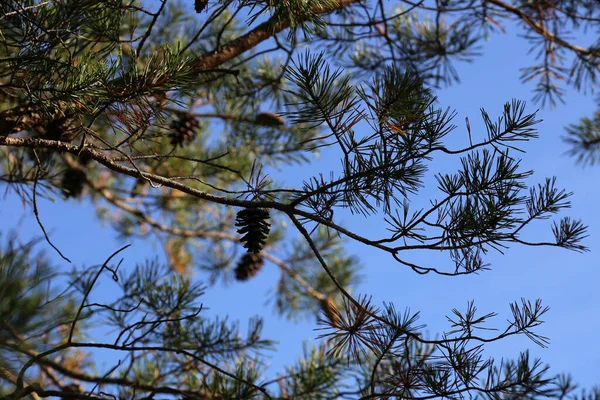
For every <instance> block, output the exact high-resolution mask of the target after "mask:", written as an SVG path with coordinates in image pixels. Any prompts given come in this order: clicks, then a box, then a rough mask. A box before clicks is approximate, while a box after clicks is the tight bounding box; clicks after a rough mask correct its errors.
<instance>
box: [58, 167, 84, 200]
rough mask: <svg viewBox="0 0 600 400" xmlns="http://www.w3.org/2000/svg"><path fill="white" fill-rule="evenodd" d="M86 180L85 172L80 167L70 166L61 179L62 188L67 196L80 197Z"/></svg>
mask: <svg viewBox="0 0 600 400" xmlns="http://www.w3.org/2000/svg"><path fill="white" fill-rule="evenodd" d="M84 182H85V172H83V171H81V170H79V169H73V168H70V169H68V170H66V171H65V173H64V174H63V176H62V180H61V183H60V185H61V188H62V191H63V194H64V195H65V196H66V197H67V199H68V198H69V197H74V198H76V197H79V195H81V192H82V191H83V183H84Z"/></svg>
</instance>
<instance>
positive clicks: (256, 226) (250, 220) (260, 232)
mask: <svg viewBox="0 0 600 400" xmlns="http://www.w3.org/2000/svg"><path fill="white" fill-rule="evenodd" d="M268 219H269V211H267V210H265V209H262V208H244V209H243V210H240V211H239V212H238V213H237V218H236V220H235V226H239V227H240V229H238V231H237V232H238V233H239V234H240V235H241V234H244V233H245V235H244V236H243V237H242V238H241V239H240V241H241V242H242V243H244V247H245V248H246V249H248V253H258V252H259V251H261V250H262V248H263V246H264V245H265V240H266V239H267V236H269V231H270V230H271V224H270V223H269V222H268V221H267V220H268Z"/></svg>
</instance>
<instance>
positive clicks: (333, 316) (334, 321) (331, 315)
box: [320, 296, 340, 328]
mask: <svg viewBox="0 0 600 400" xmlns="http://www.w3.org/2000/svg"><path fill="white" fill-rule="evenodd" d="M320 303H321V311H322V312H323V314H324V315H325V317H326V320H325V321H328V322H329V323H330V324H331V326H333V327H336V328H337V327H339V323H340V313H339V311H338V309H337V307H336V305H335V301H334V300H333V299H332V298H331V297H329V296H327V297H326V298H325V299H323V300H321V301H320Z"/></svg>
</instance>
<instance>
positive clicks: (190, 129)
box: [169, 111, 200, 146]
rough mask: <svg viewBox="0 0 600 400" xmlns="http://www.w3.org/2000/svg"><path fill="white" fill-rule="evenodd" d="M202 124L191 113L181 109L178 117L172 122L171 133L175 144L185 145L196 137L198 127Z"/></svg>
mask: <svg viewBox="0 0 600 400" xmlns="http://www.w3.org/2000/svg"><path fill="white" fill-rule="evenodd" d="M199 126H200V123H199V122H198V120H197V119H196V118H195V117H194V116H193V115H192V114H190V113H187V112H183V111H180V112H178V113H177V119H176V120H174V121H173V122H171V125H170V128H171V130H172V132H171V133H170V134H169V137H170V138H171V144H172V145H173V146H183V144H184V143H189V142H191V141H192V140H194V138H195V137H196V129H198V127H199Z"/></svg>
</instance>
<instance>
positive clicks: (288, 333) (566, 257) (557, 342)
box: [0, 30, 600, 386]
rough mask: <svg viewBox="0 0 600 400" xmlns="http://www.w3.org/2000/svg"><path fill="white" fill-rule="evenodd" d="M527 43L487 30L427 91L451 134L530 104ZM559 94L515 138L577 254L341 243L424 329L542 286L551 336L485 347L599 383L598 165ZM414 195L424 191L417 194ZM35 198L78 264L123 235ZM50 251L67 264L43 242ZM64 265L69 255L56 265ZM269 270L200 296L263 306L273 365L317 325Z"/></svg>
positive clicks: (18, 210) (29, 227)
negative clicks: (420, 271)
mask: <svg viewBox="0 0 600 400" xmlns="http://www.w3.org/2000/svg"><path fill="white" fill-rule="evenodd" d="M528 49H529V45H528V44H527V43H526V42H524V41H523V39H518V38H517V37H516V35H515V31H514V30H513V31H512V32H509V34H508V35H504V36H501V35H497V36H492V38H491V39H490V40H489V41H488V42H487V43H485V47H484V49H483V56H481V57H479V58H477V59H476V61H475V62H474V63H473V64H458V65H457V69H458V71H459V74H460V76H461V78H462V82H461V83H460V84H457V85H454V86H452V87H450V88H446V89H443V90H440V91H438V92H437V94H438V96H439V104H440V105H441V106H444V107H445V106H450V107H452V108H454V109H456V110H457V111H458V116H457V118H456V120H455V123H456V124H457V125H459V128H458V129H457V130H456V131H455V135H456V137H457V138H458V139H457V140H460V141H462V140H464V139H465V135H466V133H465V132H466V131H465V129H464V123H463V121H464V118H465V116H468V117H469V119H470V122H471V126H472V131H473V134H474V136H475V137H476V136H477V133H478V132H479V133H480V134H482V128H483V124H482V123H481V119H480V117H479V115H480V113H479V108H480V107H484V108H485V109H486V110H487V111H488V112H489V113H490V115H492V116H497V115H499V114H500V113H501V110H502V105H503V104H504V103H505V102H506V101H509V100H511V99H512V98H518V99H523V100H527V101H528V110H534V109H536V108H538V107H539V105H536V104H534V103H533V102H531V101H530V99H531V98H532V92H531V89H532V86H531V85H523V84H521V82H520V81H519V68H520V67H523V66H527V65H530V62H531V60H532V58H531V57H530V56H529V55H528ZM566 101H567V103H566V104H564V105H559V106H558V108H556V109H552V110H551V109H543V110H540V112H539V114H538V116H539V117H540V118H542V119H543V120H544V121H543V122H542V123H541V124H539V125H538V128H539V132H540V139H538V140H535V141H533V142H530V143H529V144H526V145H525V147H524V148H525V150H526V151H527V153H526V154H524V155H523V161H522V165H523V167H524V168H531V169H534V170H535V175H534V177H533V178H532V182H536V181H537V182H541V181H543V180H544V178H545V177H551V176H554V175H556V176H557V177H558V184H559V186H561V187H564V188H566V189H567V190H568V191H573V192H575V195H574V196H573V197H572V203H573V207H572V209H571V210H569V211H568V212H567V214H568V215H571V216H573V217H576V218H584V220H585V222H586V223H587V224H589V226H590V229H589V233H590V237H589V238H588V239H587V240H586V242H585V244H586V245H587V246H589V247H590V248H591V250H592V252H590V253H586V254H578V253H574V252H569V251H566V250H562V249H554V248H526V247H523V246H515V247H512V248H510V249H509V250H508V251H507V252H506V254H505V255H504V256H502V255H500V254H491V255H489V256H488V257H487V260H488V261H489V262H491V263H492V270H491V271H487V272H483V273H482V274H480V275H474V276H468V277H457V278H447V277H436V276H419V275H417V274H415V273H414V272H412V271H410V270H408V269H407V268H405V267H402V266H400V265H397V264H395V263H394V261H393V260H392V259H391V258H389V257H388V256H386V255H385V254H381V253H378V252H376V251H373V250H372V249H369V248H366V247H362V246H356V245H352V244H349V246H348V250H349V251H351V252H353V253H355V254H357V255H358V256H359V257H360V259H361V262H362V264H363V265H364V267H365V268H364V271H363V274H364V276H365V282H364V284H363V285H362V286H361V287H360V292H362V293H369V294H372V295H373V297H374V300H375V303H379V304H381V302H382V301H392V302H394V303H395V304H396V307H397V308H398V309H403V308H405V307H410V308H411V310H412V311H420V312H421V320H420V322H421V323H425V324H427V328H426V330H427V332H429V333H430V334H431V335H436V334H439V333H441V332H442V330H444V329H446V330H447V329H449V325H448V323H447V321H446V319H445V316H446V315H449V314H450V310H451V309H452V308H459V309H462V310H464V309H465V306H466V304H467V302H468V301H469V300H472V299H474V300H475V302H476V305H477V306H478V308H479V310H481V312H482V313H487V312H492V311H495V312H498V313H499V316H498V317H496V319H495V320H494V321H495V322H496V323H495V326H497V327H499V328H502V327H504V323H505V321H506V319H507V318H508V317H509V316H510V313H509V307H508V304H509V303H510V302H513V301H517V300H519V299H520V298H521V297H525V298H527V299H531V300H534V299H536V298H538V297H540V298H542V299H543V300H544V303H545V304H546V305H549V306H550V307H551V310H550V312H549V313H548V314H547V315H546V318H545V321H546V323H545V324H544V325H543V326H542V327H541V328H540V329H538V330H537V332H538V333H540V334H543V335H545V336H548V337H550V339H551V344H550V347H549V348H547V349H541V348H539V347H536V346H535V345H534V344H532V343H531V342H529V341H527V340H526V339H512V340H504V341H502V342H499V343H496V344H492V345H490V346H488V347H487V349H488V350H487V353H486V354H488V355H491V356H494V357H496V358H501V357H506V358H511V359H514V358H516V357H517V356H518V352H519V351H520V350H524V349H526V348H530V349H531V350H532V352H533V354H534V355H535V356H539V357H541V358H542V359H543V361H544V362H547V363H550V364H551V366H552V371H554V372H556V373H558V372H570V373H572V374H573V375H574V377H575V380H576V381H577V382H579V383H581V384H582V385H583V386H591V385H593V384H596V383H600V378H599V377H598V374H597V367H598V365H600V343H599V342H598V341H597V340H596V337H597V332H598V331H600V290H598V288H597V285H598V282H600V270H599V269H598V261H597V260H598V255H597V252H598V251H600V246H598V244H597V243H598V237H600V235H599V233H600V218H599V217H598V208H597V206H596V204H597V202H598V199H600V186H599V185H598V184H597V174H598V173H599V172H600V169H599V168H600V166H599V167H596V168H594V167H587V168H582V167H579V166H576V165H575V163H574V160H573V159H571V158H569V157H567V156H566V155H564V152H565V151H566V146H565V145H564V143H563V142H562V141H561V139H560V136H561V135H562V134H563V132H564V126H565V125H566V124H568V123H569V122H575V121H577V120H578V119H579V117H581V116H586V115H588V116H589V115H591V114H592V112H593V111H594V109H595V105H594V102H593V99H592V97H591V96H584V95H581V94H578V93H575V92H574V91H571V90H570V91H569V93H568V96H567V97H566ZM479 137H481V136H479ZM338 165H339V162H338V161H337V160H336V159H333V160H331V161H325V158H323V159H322V160H321V161H319V162H316V163H315V164H314V165H313V166H312V167H308V168H292V169H290V170H289V171H287V172H286V173H288V174H289V178H290V180H291V181H295V182H299V181H301V180H302V179H306V178H309V174H310V173H311V172H315V173H316V172H318V170H319V169H320V168H325V169H326V170H329V169H336V168H337V167H338ZM445 166H446V164H444V163H443V162H442V163H437V164H436V163H434V164H433V167H434V169H436V170H443V169H444V167H445ZM428 189H429V188H426V189H425V192H429V190H428ZM422 200H423V201H427V200H428V197H427V194H426V195H425V197H423V198H422ZM0 201H1V202H2V207H0V220H1V221H3V231H7V230H9V229H11V228H12V229H18V230H19V232H20V234H21V237H22V238H27V237H33V236H38V235H40V234H41V232H40V230H39V228H38V226H37V224H36V223H35V220H34V218H33V216H32V215H31V212H30V210H25V209H24V208H23V206H22V204H21V203H20V201H19V200H18V199H17V198H16V196H14V195H9V196H7V197H5V198H4V197H3V198H2V200H0ZM39 208H40V214H41V218H42V219H43V221H44V224H45V226H46V227H47V229H49V231H52V234H51V237H52V240H53V241H54V243H55V244H56V245H57V246H58V247H59V248H61V249H62V250H64V252H65V253H66V255H67V256H68V257H70V258H71V259H72V260H73V261H74V263H75V264H77V265H81V264H88V265H90V264H98V263H102V262H103V260H104V259H105V258H106V257H107V256H108V255H109V254H111V253H112V252H113V251H115V250H116V249H117V248H119V247H120V246H122V245H123V244H124V243H119V242H117V241H116V239H115V237H116V235H115V234H114V232H112V231H111V229H110V228H109V227H106V226H102V225H101V224H100V223H99V222H98V221H97V220H96V218H95V212H94V209H93V207H92V206H91V205H90V204H85V203H77V202H73V201H70V202H67V203H64V202H61V201H58V202H57V203H55V204H52V203H50V202H48V201H40V204H39ZM344 220H345V222H347V223H348V224H350V225H352V226H355V227H358V229H360V230H361V232H362V233H364V234H367V235H368V234H373V235H374V234H375V233H376V232H377V231H379V230H381V229H382V227H381V226H380V225H378V224H375V223H373V222H372V221H371V222H370V221H369V220H367V219H364V218H362V217H360V216H358V217H350V216H344ZM528 232H529V234H530V235H531V236H530V237H531V238H536V239H542V238H547V239H552V234H551V232H550V221H545V222H544V221H543V222H542V223H539V224H537V225H535V226H534V227H533V229H532V228H530V229H529V231H528ZM48 254H50V255H51V256H52V258H53V259H55V260H56V261H57V262H58V263H61V264H62V265H65V264H64V262H61V261H60V259H59V258H58V257H55V254H54V253H53V251H52V250H51V249H50V248H48ZM149 254H158V255H159V256H160V257H163V252H162V251H161V250H160V249H159V248H158V247H151V246H149V245H148V244H143V243H139V242H138V243H135V245H134V246H133V247H132V248H130V249H128V250H126V252H124V253H122V255H123V256H124V257H125V258H126V261H127V262H128V263H130V265H131V264H133V263H134V262H140V261H142V260H143V259H144V257H146V256H148V255H149ZM420 257H421V258H420V259H421V260H425V261H427V262H430V261H431V260H442V261H443V262H446V263H447V264H445V265H449V263H448V261H449V259H448V257H445V256H444V257H440V256H439V255H433V254H431V255H428V254H427V253H424V254H423V255H421V256H420ZM163 258H164V257H163ZM417 259H418V258H417ZM126 264H127V263H126ZM126 264H125V266H126ZM65 268H67V269H68V268H69V266H67V265H65ZM278 274H279V270H278V269H277V267H275V266H274V265H270V264H267V266H266V268H265V271H263V272H262V273H261V274H259V275H258V276H257V277H256V278H255V279H253V280H251V281H250V282H248V283H243V284H233V285H231V286H229V287H228V288H221V287H216V288H213V289H210V290H209V291H208V293H207V294H206V296H205V297H204V299H203V302H204V303H205V305H206V306H208V307H209V310H208V311H207V313H208V314H209V315H225V314H228V315H230V316H231V317H232V318H233V319H237V318H239V319H240V322H241V326H242V327H243V326H245V321H246V320H247V318H248V317H250V316H252V315H256V314H259V315H263V316H265V318H266V324H265V325H266V327H265V336H266V337H269V338H272V339H276V340H279V345H278V352H276V353H273V354H272V355H271V358H270V363H271V367H272V369H271V370H273V371H280V370H281V367H282V366H283V365H285V364H287V363H289V362H292V361H293V360H294V359H295V358H296V355H297V354H299V352H300V350H301V341H302V340H313V339H314V338H315V337H316V336H317V335H318V332H315V331H313V328H314V327H315V324H314V321H313V320H310V321H306V322H303V323H298V324H296V323H292V322H287V321H285V320H282V319H280V318H277V317H275V316H274V315H273V312H272V306H271V305H266V304H265V302H266V300H267V298H268V296H269V293H270V291H271V289H272V288H273V287H274V286H275V284H276V281H277V277H278ZM99 339H100V340H102V338H99Z"/></svg>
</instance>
